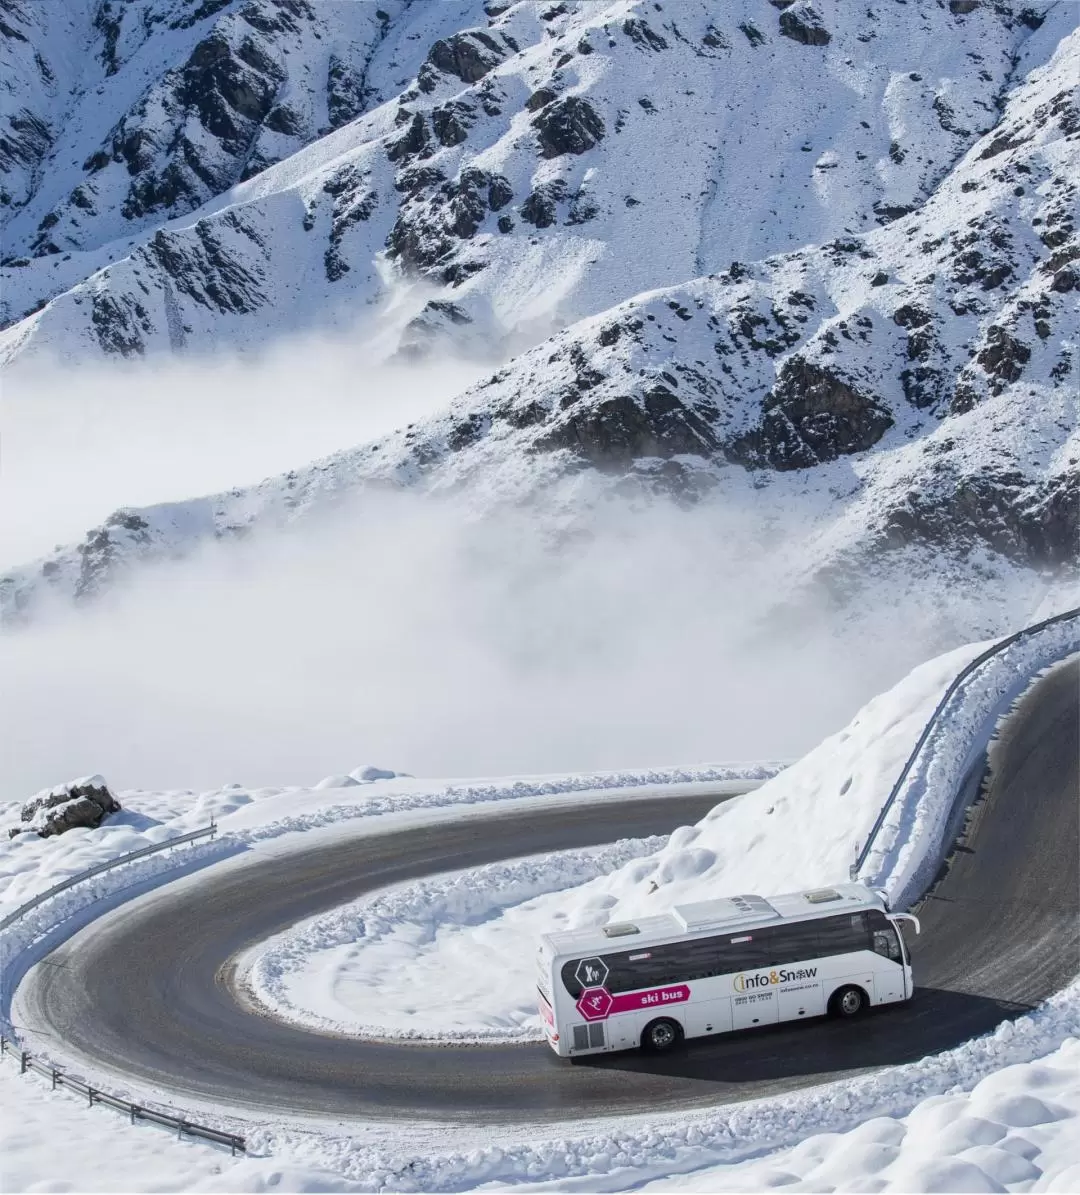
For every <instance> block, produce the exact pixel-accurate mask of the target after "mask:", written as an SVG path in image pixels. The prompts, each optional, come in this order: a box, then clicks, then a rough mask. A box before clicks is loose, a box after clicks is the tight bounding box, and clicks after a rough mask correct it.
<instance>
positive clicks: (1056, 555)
mask: <svg viewBox="0 0 1080 1195" xmlns="http://www.w3.org/2000/svg"><path fill="white" fill-rule="evenodd" d="M635 52H637V51H635ZM1078 57H1080V35H1077V34H1075V33H1073V34H1072V35H1071V36H1069V37H1067V38H1065V39H1064V40H1063V41H1062V43H1061V45H1060V46H1059V47H1058V49H1057V51H1056V53H1055V54H1054V56H1053V57H1052V59H1051V61H1050V62H1049V63H1047V64H1046V65H1045V66H1042V67H1040V68H1038V69H1036V70H1035V71H1034V72H1032V74H1031V75H1030V76H1029V78H1028V80H1027V81H1026V82H1025V83H1024V84H1023V85H1022V86H1021V87H1019V88H1018V89H1017V90H1016V91H1015V92H1014V93H1013V94H1012V95H1011V97H1010V99H1009V102H1008V105H1007V107H1006V110H1005V114H1004V116H1003V117H1002V119H1001V121H1000V122H999V123H998V124H997V125H996V127H995V128H994V129H993V131H992V132H990V133H988V134H986V135H985V136H984V137H982V138H981V139H980V140H978V141H976V142H975V144H974V145H973V146H972V147H971V149H970V150H969V151H968V152H967V154H966V155H965V156H964V157H963V158H962V160H961V161H960V162H959V163H958V164H957V166H956V167H955V169H953V170H952V171H951V172H950V173H949V174H948V175H947V177H946V178H945V179H944V180H943V181H942V182H941V183H940V185H939V186H938V187H937V189H936V191H935V192H934V194H933V196H932V197H931V198H930V200H929V201H928V202H927V203H926V204H925V205H924V206H923V207H922V208H920V209H919V210H918V211H917V212H914V213H912V214H910V215H907V216H903V217H901V218H898V219H897V220H895V221H893V222H892V223H891V224H889V225H887V226H886V227H883V228H880V229H875V230H874V231H871V232H867V233H864V234H862V235H859V236H845V237H841V238H839V239H837V240H833V241H829V242H827V243H826V244H824V245H822V246H820V247H808V248H804V249H800V250H797V251H795V252H793V253H790V254H786V255H781V256H778V257H772V258H768V259H766V260H764V261H761V262H757V263H754V264H748V265H743V264H740V263H738V262H733V263H731V265H730V266H728V268H726V269H725V270H724V271H722V272H721V273H719V274H714V275H710V276H708V277H704V278H699V279H697V280H696V281H693V282H690V283H686V284H684V285H681V286H677V287H673V288H670V289H667V290H661V291H653V292H649V293H646V294H644V295H640V296H638V297H637V298H635V299H632V300H629V301H627V302H625V303H623V304H621V305H619V306H617V307H615V308H613V309H611V310H610V311H606V312H604V313H603V314H601V315H597V316H594V317H592V318H589V319H585V320H583V321H581V322H580V323H579V324H577V325H575V326H574V327H573V328H571V329H568V330H566V331H564V332H562V333H560V334H558V335H557V336H555V337H553V338H552V339H551V340H549V341H548V342H546V343H544V344H542V345H540V346H538V347H536V348H535V349H532V350H531V351H529V352H527V353H525V354H523V355H522V356H520V357H519V358H517V359H515V360H514V361H513V362H512V363H511V364H510V365H509V366H507V367H506V368H504V369H502V370H501V371H499V372H498V373H496V374H495V375H494V376H493V377H491V378H490V379H489V380H488V381H486V382H484V383H482V384H480V385H478V386H475V387H473V388H472V389H471V390H469V391H467V392H466V393H465V394H464V395H463V396H462V397H461V398H459V399H458V400H457V401H456V402H455V403H454V404H453V405H452V406H451V408H450V409H449V410H448V411H447V412H446V413H445V414H444V415H442V416H440V417H436V418H433V419H429V420H426V421H424V422H421V423H418V424H416V425H413V426H411V427H410V428H407V429H405V430H403V431H400V432H397V433H395V434H393V435H391V436H389V437H386V438H384V439H383V440H381V441H378V442H376V443H373V444H370V445H367V446H366V447H363V448H360V449H356V450H352V451H348V452H343V453H339V454H338V455H336V456H334V457H331V458H329V459H327V460H326V461H323V462H320V463H318V464H316V465H313V466H311V467H309V468H307V469H304V470H299V471H297V472H294V473H291V474H289V475H288V476H287V477H286V478H284V479H277V480H272V481H268V482H265V483H263V484H262V485H260V486H257V487H254V488H252V489H250V490H246V491H242V492H234V493H231V494H221V495H215V496H211V497H208V498H205V499H199V500H196V501H191V502H186V503H175V504H170V505H165V506H158V507H152V508H148V509H144V510H140V511H121V512H118V513H117V514H116V515H114V516H113V517H112V519H110V520H109V521H108V522H107V523H106V525H105V526H103V527H99V528H96V529H95V530H93V531H92V532H91V533H90V534H89V535H88V537H87V539H86V541H85V542H84V543H83V544H81V545H79V546H78V548H75V549H65V550H61V551H59V552H58V553H57V554H56V555H54V556H53V557H51V558H50V559H48V560H46V561H44V562H38V563H37V564H34V565H31V566H28V567H27V568H25V569H22V570H19V571H17V572H16V573H14V574H12V575H11V576H9V577H8V578H6V579H5V580H4V581H3V582H0V600H2V602H3V605H4V607H5V609H6V611H7V612H8V614H9V615H11V614H12V613H18V612H20V611H24V610H26V609H28V608H29V606H30V605H31V603H32V602H33V601H34V600H35V599H36V598H37V597H38V596H40V594H41V592H42V591H43V590H46V589H49V590H52V591H54V592H57V593H60V594H64V595H69V596H70V595H75V596H83V595H89V594H92V593H94V592H96V591H97V590H98V589H100V588H101V586H102V585H103V584H105V583H106V582H107V581H108V580H109V578H110V577H111V576H112V575H113V573H114V572H115V571H116V568H117V567H118V566H120V565H122V564H124V563H126V562H129V561H131V560H134V559H140V558H152V557H155V556H162V555H167V554H177V553H182V552H184V551H186V550H189V549H190V548H191V547H192V546H193V545H194V544H195V543H196V542H198V541H200V540H205V539H208V538H210V537H221V536H223V535H224V536H227V535H231V534H235V533H237V532H239V531H241V530H243V529H246V528H249V527H252V526H273V525H278V524H281V523H284V522H289V521H292V520H295V519H297V518H299V517H306V516H307V515H309V514H310V513H312V512H316V511H319V510H323V509H326V508H327V507H328V506H329V505H331V504H333V503H335V502H338V501H340V499H341V496H342V495H343V494H344V493H347V492H349V491H350V490H352V491H355V492H362V491H363V489H364V488H365V487H367V486H371V485H375V486H380V487H387V486H389V487H390V488H396V487H401V486H410V487H414V488H418V489H421V490H425V489H426V490H444V489H449V488H458V487H464V488H465V489H466V490H467V491H468V492H469V493H470V494H471V496H472V499H471V500H472V501H473V502H474V504H475V506H476V508H477V509H478V510H480V511H483V510H485V509H493V508H495V507H496V506H498V505H501V504H504V503H506V502H507V500H510V501H514V502H519V501H542V502H543V503H547V504H550V506H551V508H553V509H554V510H556V511H559V510H562V511H563V512H564V513H565V512H566V511H571V510H574V511H576V512H577V513H578V514H580V511H581V509H582V504H583V503H585V504H587V503H588V502H589V501H592V502H596V501H599V500H600V499H601V498H602V497H603V496H604V495H610V496H617V495H622V496H626V495H628V494H629V495H631V496H633V495H637V496H642V495H648V494H651V493H655V492H662V493H665V494H671V495H674V496H675V498H676V499H677V500H678V501H680V502H684V503H693V502H696V501H700V500H701V499H702V498H703V497H704V496H706V495H710V494H711V495H713V496H714V497H718V498H720V499H731V498H733V497H741V496H743V495H745V494H746V493H749V492H751V491H752V493H753V499H754V502H755V504H756V505H757V506H758V507H759V508H766V507H767V508H769V509H774V510H775V511H776V512H777V515H778V517H779V516H780V515H781V514H782V512H783V511H785V510H788V511H790V510H792V509H795V508H796V506H797V507H798V508H799V509H800V510H801V511H803V512H804V513H806V512H812V517H813V518H815V519H816V523H815V524H814V525H813V527H812V528H811V530H810V532H809V533H808V535H807V538H806V543H805V549H804V552H803V555H802V557H801V558H800V559H799V560H796V561H794V562H793V564H792V567H791V577H792V584H793V585H798V584H800V583H803V582H807V581H810V580H817V581H819V582H823V583H824V584H825V585H826V587H827V588H829V589H831V591H833V592H846V593H847V595H848V596H849V597H850V596H851V595H852V594H853V593H854V592H855V591H857V589H858V586H859V585H860V584H861V583H862V582H861V581H860V580H859V576H860V573H865V571H866V569H867V566H868V565H870V566H874V562H875V561H880V560H881V559H882V558H883V557H891V559H892V562H893V563H892V567H893V568H894V570H895V571H896V572H898V573H899V574H900V575H905V574H912V575H914V576H916V577H917V576H918V575H920V574H921V573H922V572H924V571H925V570H926V569H927V568H929V567H933V568H934V569H937V568H939V567H940V564H939V563H932V564H931V563H929V562H928V560H927V559H926V558H925V557H924V549H927V547H929V550H930V556H931V557H932V556H933V553H934V552H936V551H938V550H939V549H942V548H943V549H945V552H946V554H947V558H948V559H949V560H950V561H952V563H953V565H954V567H955V569H956V570H957V575H958V577H960V578H962V579H963V578H966V579H967V581H968V582H969V583H971V584H977V585H983V584H986V583H987V582H989V581H992V580H993V578H995V577H1000V576H1002V575H1003V572H1005V571H1007V570H1008V568H1010V567H1016V566H1019V567H1022V568H1034V569H1040V570H1054V569H1059V568H1061V567H1067V566H1068V565H1069V564H1070V563H1071V562H1072V561H1073V558H1074V546H1075V543H1076V539H1077V535H1078V533H1080V528H1078V525H1077V517H1078V516H1077V512H1078V510H1080V504H1078V501H1077V495H1078V478H1080V470H1078V468H1077V465H1078V461H1080V442H1078V440H1077V434H1078V433H1077V430H1076V429H1077V410H1076V399H1075V378H1076V368H1077V366H1076V361H1075V343H1074V342H1075V324H1076V320H1075V299H1076V294H1077V266H1076V265H1075V261H1076V257H1077V253H1078V248H1077V242H1076V232H1075V218H1076V208H1077V186H1076V182H1075V179H1076V177H1077V174H1078V158H1077V152H1078V150H1077V146H1078V144H1080V143H1078V141H1077V136H1076V133H1077V131H1078V125H1077V120H1078V117H1077V111H1076V105H1075V96H1074V91H1073V86H1072V84H1073V80H1074V79H1075V76H1076V71H1077V63H1078ZM490 77H491V75H490V74H489V75H487V76H485V78H490ZM485 177H486V178H487V182H486V184H485V185H487V186H488V187H491V186H493V185H494V184H493V183H492V182H491V179H490V176H485ZM474 181H475V180H474ZM477 186H479V182H478V181H477ZM235 218H236V219H238V217H235ZM231 219H234V213H233V212H232V211H230V212H229V213H227V214H226V216H224V217H223V218H222V220H220V221H218V223H217V226H216V227H217V228H218V230H219V231H220V230H221V229H222V228H223V227H225V226H226V224H227V221H228V220H231ZM178 235H180V234H178ZM182 235H188V234H186V233H185V234H182ZM192 235H193V236H195V237H196V238H198V237H199V236H201V235H204V236H208V235H209V234H208V233H205V232H204V233H200V232H199V231H198V230H196V231H195V232H194V233H193V234H192ZM233 235H234V242H233V243H234V244H235V243H238V242H239V241H240V240H243V239H244V233H243V231H242V230H241V229H237V230H236V231H235V232H234V234H233ZM249 260H250V259H249ZM272 260H273V257H272V255H271V254H269V252H268V253H267V254H266V258H265V264H266V266H267V268H269V266H270V265H271V264H272ZM242 285H243V283H242V282H241V281H240V280H238V281H237V283H236V286H237V287H238V288H241V289H242ZM237 293H239V292H237ZM109 294H110V292H108V291H107V290H106V291H103V292H102V296H104V297H106V298H107V297H108V296H109ZM1009 562H1011V563H1009Z"/></svg>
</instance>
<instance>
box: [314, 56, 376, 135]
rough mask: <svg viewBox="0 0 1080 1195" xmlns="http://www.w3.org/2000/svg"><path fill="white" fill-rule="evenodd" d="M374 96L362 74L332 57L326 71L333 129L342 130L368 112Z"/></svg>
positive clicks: (327, 104) (327, 103) (328, 105)
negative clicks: (351, 121)
mask: <svg viewBox="0 0 1080 1195" xmlns="http://www.w3.org/2000/svg"><path fill="white" fill-rule="evenodd" d="M374 95H375V92H374V89H373V88H370V87H368V86H367V83H366V81H365V79H364V76H363V74H362V73H361V72H359V71H357V70H356V69H354V67H353V66H352V65H351V64H350V63H348V62H345V61H343V60H342V59H341V58H339V57H338V56H337V55H336V54H331V55H330V61H329V63H328V65H327V70H326V114H327V116H328V117H329V118H330V127H331V128H332V129H339V128H341V126H342V125H344V124H348V123H349V121H350V120H355V119H356V118H357V117H358V116H360V115H361V114H362V113H364V112H365V111H367V106H368V102H369V101H370V100H371V99H373V98H374Z"/></svg>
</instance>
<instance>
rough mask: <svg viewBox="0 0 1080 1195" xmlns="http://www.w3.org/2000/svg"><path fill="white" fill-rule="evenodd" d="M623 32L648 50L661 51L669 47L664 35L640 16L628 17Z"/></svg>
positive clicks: (624, 22)
mask: <svg viewBox="0 0 1080 1195" xmlns="http://www.w3.org/2000/svg"><path fill="white" fill-rule="evenodd" d="M623 33H625V34H626V36H627V37H629V38H630V39H631V40H632V41H635V42H637V44H638V45H639V46H642V47H644V48H645V49H647V50H657V51H659V50H666V49H667V48H668V44H667V42H666V41H665V40H664V39H663V37H661V36H660V34H659V33H656V32H655V31H654V30H653V29H652V28H651V27H650V26H649V23H648V22H647V21H643V20H641V19H640V18H639V17H628V18H627V19H626V20H625V21H623Z"/></svg>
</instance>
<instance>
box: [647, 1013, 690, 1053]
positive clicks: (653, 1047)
mask: <svg viewBox="0 0 1080 1195" xmlns="http://www.w3.org/2000/svg"><path fill="white" fill-rule="evenodd" d="M681 1037H682V1030H681V1029H680V1028H679V1026H678V1025H677V1024H676V1022H675V1021H669V1020H668V1019H667V1017H661V1018H660V1019H659V1020H658V1021H650V1022H649V1023H648V1024H647V1025H646V1026H645V1031H644V1032H643V1033H642V1035H641V1048H642V1049H643V1050H649V1051H650V1052H651V1053H653V1054H662V1053H663V1052H664V1051H665V1050H670V1049H671V1048H672V1047H673V1046H676V1045H677V1044H678V1042H679V1039H680V1038H681Z"/></svg>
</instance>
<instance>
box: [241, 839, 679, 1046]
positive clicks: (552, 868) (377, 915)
mask: <svg viewBox="0 0 1080 1195" xmlns="http://www.w3.org/2000/svg"><path fill="white" fill-rule="evenodd" d="M665 841H666V836H665V837H653V838H643V839H623V840H621V841H619V842H616V843H614V844H611V845H608V846H603V847H595V848H586V849H581V850H573V851H563V852H560V853H558V854H552V855H544V856H534V857H532V858H528V859H519V860H514V861H513V862H509V863H493V864H489V865H488V866H486V867H479V868H473V869H469V870H466V871H460V872H455V873H452V874H448V875H445V874H444V875H438V876H434V877H432V878H430V879H426V880H422V881H420V882H418V883H414V884H407V885H402V886H399V887H396V888H391V889H389V890H385V891H381V892H378V893H375V894H373V895H372V896H368V897H366V898H364V899H362V900H358V901H354V902H351V903H350V904H348V905H345V906H343V907H341V908H339V909H335V910H334V911H333V912H331V913H328V914H324V915H321V916H319V917H315V918H312V919H311V920H309V921H307V922H304V923H302V924H301V925H299V926H295V927H293V928H291V929H290V930H289V931H288V932H287V933H285V934H281V935H278V936H277V937H275V938H273V939H272V940H270V941H269V942H265V943H260V945H259V946H258V947H257V948H256V950H255V951H253V952H252V953H251V954H250V955H249V957H248V959H247V960H246V963H247V965H246V966H245V962H244V961H242V962H241V982H242V983H244V985H245V987H246V988H247V989H248V991H249V992H250V994H251V995H252V996H253V997H254V998H255V1000H256V1001H257V1002H258V1003H259V1004H261V1005H262V1006H263V1007H265V1008H267V1009H268V1010H270V1011H271V1012H272V1013H273V1014H274V1015H276V1016H279V1017H282V1018H283V1019H285V1020H289V1021H294V1022H298V1023H300V1024H305V1025H310V1026H313V1027H317V1028H320V1029H324V1030H330V1031H332V1032H336V1033H350V1034H353V1035H355V1036H358V1037H374V1038H386V1037H395V1038H417V1037H419V1038H423V1039H425V1040H429V1041H458V1042H462V1041H466V1042H480V1041H486V1042H492V1041H540V1040H542V1037H543V1034H542V1032H541V1028H540V1020H539V1017H538V1016H537V1012H536V996H535V982H534V980H533V978H532V958H533V955H532V941H533V938H534V936H535V926H536V922H537V920H538V918H544V919H546V918H547V917H548V916H549V914H548V912H547V910H546V905H545V904H544V902H542V901H540V900H539V899H538V898H540V897H542V896H545V895H547V894H549V893H552V892H559V891H562V890H565V889H567V888H571V887H576V886H578V885H581V884H583V883H585V882H587V881H588V880H591V879H594V878H596V877H597V876H600V875H605V874H607V873H608V872H611V871H614V870H615V868H617V867H620V866H622V865H623V864H624V863H626V862H627V861H628V860H630V859H636V858H640V857H641V856H642V855H647V854H649V853H651V852H653V851H655V850H657V849H658V848H659V847H661V846H663V844H664V842H665ZM523 964H524V965H523ZM450 993H452V996H451V998H450V999H448V994H450ZM365 1018H370V1019H369V1020H365Z"/></svg>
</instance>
